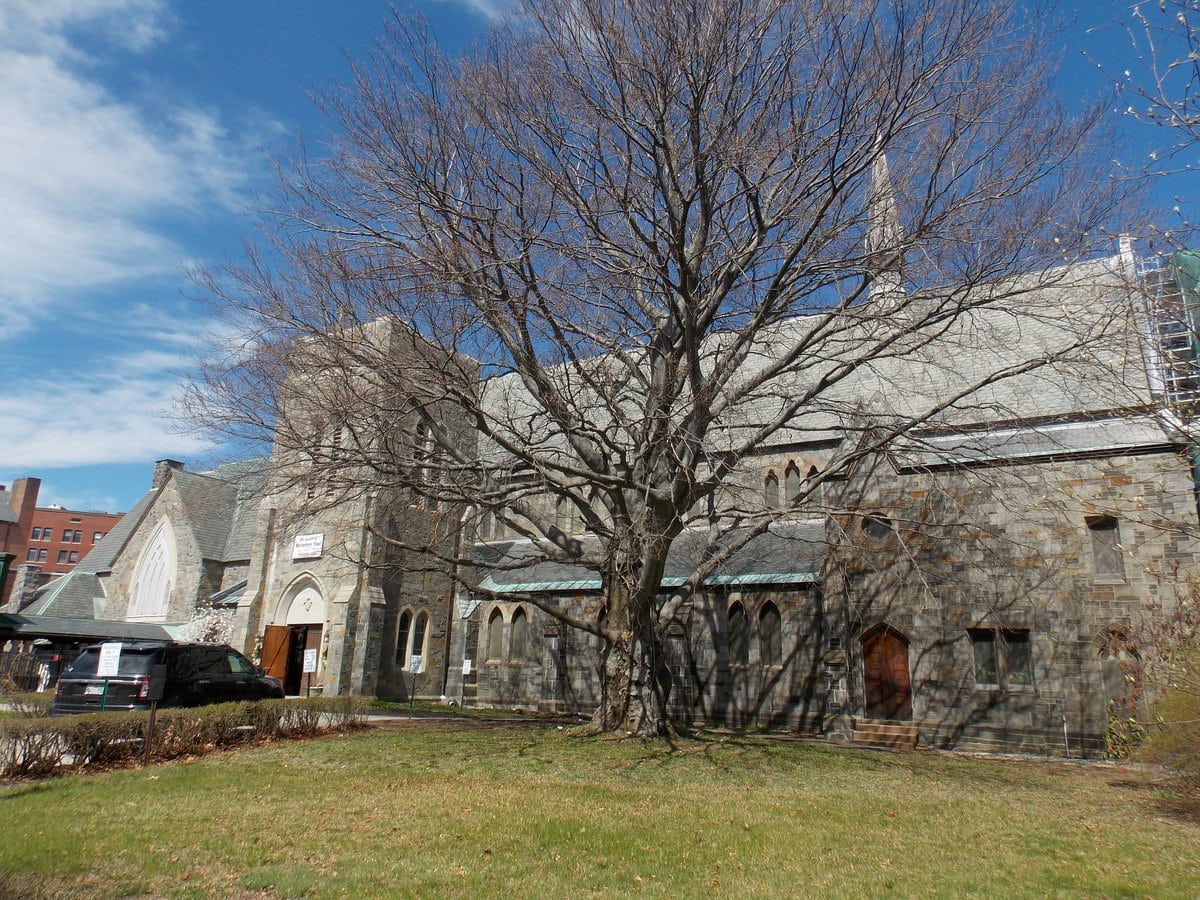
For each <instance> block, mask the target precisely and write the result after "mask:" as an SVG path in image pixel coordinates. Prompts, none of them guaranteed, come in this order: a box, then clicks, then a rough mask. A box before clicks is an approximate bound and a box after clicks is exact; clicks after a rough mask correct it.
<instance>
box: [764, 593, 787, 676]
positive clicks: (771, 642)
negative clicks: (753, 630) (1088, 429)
mask: <svg viewBox="0 0 1200 900" xmlns="http://www.w3.org/2000/svg"><path fill="white" fill-rule="evenodd" d="M758 640H759V647H760V651H761V653H762V662H763V665H765V666H779V665H783V629H782V626H781V622H780V619H779V609H778V608H777V607H776V606H775V604H774V603H772V602H770V601H769V600H768V601H767V602H766V603H764V604H763V607H762V610H761V611H760V612H759V614H758Z"/></svg>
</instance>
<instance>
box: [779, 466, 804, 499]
mask: <svg viewBox="0 0 1200 900" xmlns="http://www.w3.org/2000/svg"><path fill="white" fill-rule="evenodd" d="M783 496H784V499H785V500H786V501H787V503H788V505H789V506H790V505H791V504H793V503H795V502H796V498H797V497H799V496H800V470H799V469H798V468H796V464H795V463H794V462H790V463H788V467H787V472H786V474H785V475H784V476H783Z"/></svg>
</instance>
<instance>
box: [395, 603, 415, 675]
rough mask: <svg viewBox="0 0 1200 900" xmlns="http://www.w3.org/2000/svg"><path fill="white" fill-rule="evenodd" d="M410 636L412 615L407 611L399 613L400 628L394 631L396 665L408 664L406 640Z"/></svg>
mask: <svg viewBox="0 0 1200 900" xmlns="http://www.w3.org/2000/svg"><path fill="white" fill-rule="evenodd" d="M411 636H412V613H410V612H409V611H408V610H407V609H406V610H405V611H404V612H402V613H400V627H399V628H398V629H396V664H397V665H400V666H404V665H407V664H408V639H409V638H410V637H411Z"/></svg>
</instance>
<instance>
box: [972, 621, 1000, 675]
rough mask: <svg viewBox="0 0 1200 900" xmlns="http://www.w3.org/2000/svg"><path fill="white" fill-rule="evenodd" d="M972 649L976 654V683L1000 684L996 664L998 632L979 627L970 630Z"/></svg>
mask: <svg viewBox="0 0 1200 900" xmlns="http://www.w3.org/2000/svg"><path fill="white" fill-rule="evenodd" d="M970 635H971V649H972V650H973V651H974V654H975V683H976V684H999V683H1000V673H999V670H998V668H997V666H996V632H994V631H991V630H983V629H977V630H972V631H971V632H970Z"/></svg>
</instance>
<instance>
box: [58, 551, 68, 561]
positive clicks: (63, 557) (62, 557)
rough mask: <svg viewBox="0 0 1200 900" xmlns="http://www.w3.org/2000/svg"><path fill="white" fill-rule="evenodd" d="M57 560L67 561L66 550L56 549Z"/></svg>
mask: <svg viewBox="0 0 1200 900" xmlns="http://www.w3.org/2000/svg"><path fill="white" fill-rule="evenodd" d="M58 561H59V562H60V563H65V562H66V561H67V551H66V550H59V551H58Z"/></svg>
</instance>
